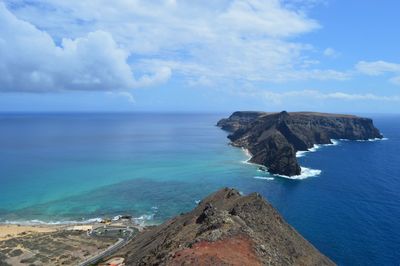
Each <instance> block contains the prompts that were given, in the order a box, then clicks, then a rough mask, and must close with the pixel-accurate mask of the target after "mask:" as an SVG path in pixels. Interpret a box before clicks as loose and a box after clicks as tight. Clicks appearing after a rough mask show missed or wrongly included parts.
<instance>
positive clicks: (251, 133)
mask: <svg viewBox="0 0 400 266" xmlns="http://www.w3.org/2000/svg"><path fill="white" fill-rule="evenodd" d="M217 126H219V127H221V128H222V129H223V130H226V131H228V132H230V133H231V134H230V135H229V136H228V138H229V139H230V140H231V143H232V145H234V146H236V147H242V148H244V149H246V150H248V151H249V153H250V154H251V159H250V162H252V163H255V164H259V165H263V166H265V167H266V168H267V170H268V171H269V172H270V173H272V174H278V175H285V176H296V175H300V174H301V168H300V165H299V163H298V161H297V158H296V152H297V151H307V150H308V149H310V148H312V147H313V146H314V145H315V144H331V143H332V139H347V140H369V139H382V135H381V133H380V132H379V130H378V129H377V128H376V127H375V126H374V124H373V121H372V119H369V118H363V117H358V116H354V115H343V114H328V113H315V112H293V113H288V112H286V111H282V112H280V113H266V112H252V111H243V112H234V113H233V114H232V115H231V116H230V117H229V118H225V119H221V120H220V121H219V122H218V123H217Z"/></svg>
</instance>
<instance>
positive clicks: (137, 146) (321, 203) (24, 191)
mask: <svg viewBox="0 0 400 266" xmlns="http://www.w3.org/2000/svg"><path fill="white" fill-rule="evenodd" d="M226 115H227V114H209V115H205V114H2V115H0V221H1V222H6V221H9V222H10V221H14V222H15V221H18V222H27V221H30V222H32V221H33V220H35V221H43V222H68V221H85V220H88V219H92V218H96V217H113V216H115V215H119V214H130V215H133V216H134V217H136V218H137V221H138V222H143V223H159V222H162V221H164V220H166V219H168V218H169V217H172V216H174V215H176V214H179V213H181V212H184V211H188V210H190V209H192V208H193V207H194V206H195V205H196V200H199V199H201V198H203V197H204V196H206V195H208V194H209V193H210V192H212V191H214V190H216V189H218V188H221V187H224V186H229V187H236V188H238V189H239V190H240V191H242V192H243V193H250V192H253V191H257V192H260V193H261V194H262V195H264V196H265V197H266V198H267V199H268V200H269V201H270V202H271V203H272V204H273V205H274V206H275V207H276V208H277V209H278V210H279V211H280V212H281V213H282V214H283V216H284V217H285V218H286V219H287V221H288V222H289V223H290V224H291V225H293V226H294V227H295V228H296V229H297V230H298V231H300V232H301V233H302V234H303V235H304V236H305V237H306V238H307V239H308V240H310V241H311V242H312V243H313V244H314V245H315V246H316V247H317V248H319V249H320V250H321V251H322V252H324V253H325V254H327V255H328V256H329V257H331V258H332V259H333V260H335V261H336V262H337V263H339V264H341V265H398V264H399V261H400V222H399V221H400V193H399V191H400V155H399V152H398V151H399V148H400V116H375V117H373V118H374V119H375V124H376V125H377V126H378V127H379V128H380V129H381V130H382V132H383V133H384V135H385V137H387V138H388V140H384V141H376V142H352V141H351V142H344V141H340V142H338V144H337V145H336V146H329V147H328V146H323V147H320V149H318V150H317V151H316V152H310V153H307V154H306V155H305V156H304V157H301V158H299V160H300V162H301V164H302V165H303V166H305V167H308V168H311V169H315V170H320V171H321V173H320V174H319V175H317V176H311V177H308V178H306V179H303V180H289V179H285V178H280V177H274V176H270V175H269V174H267V173H263V172H259V171H258V170H257V167H256V166H254V165H249V164H246V163H243V161H245V160H246V159H247V157H246V155H245V153H244V152H243V151H242V150H241V149H238V148H234V147H231V146H229V145H228V140H227V139H226V135H227V133H226V132H224V131H222V130H220V129H219V128H217V127H215V126H214V125H215V123H216V122H217V121H218V120H219V119H220V118H221V117H225V116H226ZM312 173H318V171H314V172H312ZM255 177H258V178H255ZM260 177H261V178H264V179H260Z"/></svg>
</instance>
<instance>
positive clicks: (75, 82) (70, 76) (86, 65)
mask: <svg viewBox="0 0 400 266" xmlns="http://www.w3.org/2000/svg"><path fill="white" fill-rule="evenodd" d="M0 25H1V27H0V36H1V38H0V54H1V55H2V56H1V58H0V70H1V73H2V74H1V76H0V90H2V91H26V92H45V91H55V90H106V91H111V90H126V89H130V88H134V87H138V86H147V85H151V84H153V83H154V82H159V81H162V80H164V79H167V78H168V76H169V70H168V69H166V68H161V69H156V70H155V72H154V74H152V75H143V76H141V77H139V78H138V79H137V80H136V79H135V78H134V75H133V73H132V70H131V66H130V65H129V64H128V63H127V59H128V56H129V54H128V53H127V52H126V51H125V50H123V49H121V48H120V47H119V45H117V43H116V42H115V40H114V39H113V37H112V35H111V34H110V33H108V32H105V31H101V30H97V31H94V32H89V33H88V34H87V35H86V36H84V37H80V38H75V39H69V38H64V39H62V40H61V42H60V44H59V45H56V43H55V42H54V40H53V39H52V37H51V36H50V35H49V34H48V33H47V32H45V31H41V30H39V29H38V28H36V27H35V26H33V25H32V24H30V23H28V22H26V21H23V20H20V19H18V18H16V17H15V16H14V15H13V14H12V13H11V12H9V11H8V9H7V8H6V7H5V6H4V4H3V3H0Z"/></svg>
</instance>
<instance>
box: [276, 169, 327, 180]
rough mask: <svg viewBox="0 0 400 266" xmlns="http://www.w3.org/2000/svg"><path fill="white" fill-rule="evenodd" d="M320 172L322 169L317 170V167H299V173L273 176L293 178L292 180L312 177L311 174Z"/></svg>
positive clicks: (316, 174)
mask: <svg viewBox="0 0 400 266" xmlns="http://www.w3.org/2000/svg"><path fill="white" fill-rule="evenodd" d="M321 173H322V171H321V170H318V169H311V168H307V167H301V173H300V175H295V176H286V175H274V176H279V177H283V178H287V179H293V180H302V179H306V178H309V177H313V176H319V175H320V174H321Z"/></svg>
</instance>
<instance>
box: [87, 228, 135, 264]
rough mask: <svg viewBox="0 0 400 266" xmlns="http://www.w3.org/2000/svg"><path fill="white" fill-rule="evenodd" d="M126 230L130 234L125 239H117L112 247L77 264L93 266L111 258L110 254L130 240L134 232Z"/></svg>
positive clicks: (130, 229)
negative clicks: (106, 258)
mask: <svg viewBox="0 0 400 266" xmlns="http://www.w3.org/2000/svg"><path fill="white" fill-rule="evenodd" d="M126 230H127V231H129V232H130V234H129V236H128V237H127V238H119V239H118V241H117V242H116V243H115V244H114V245H112V246H110V247H108V248H107V249H106V250H104V251H103V252H101V253H100V254H97V255H96V256H94V257H91V258H89V259H87V260H85V261H84V262H81V263H80V264H79V266H90V265H93V264H95V263H97V262H98V261H100V260H101V259H104V258H105V257H108V256H111V255H112V254H114V253H115V252H117V251H118V250H119V249H120V248H122V247H123V246H125V245H126V244H127V243H128V242H129V241H130V240H131V239H132V235H133V232H134V230H133V229H132V228H127V229H126Z"/></svg>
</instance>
